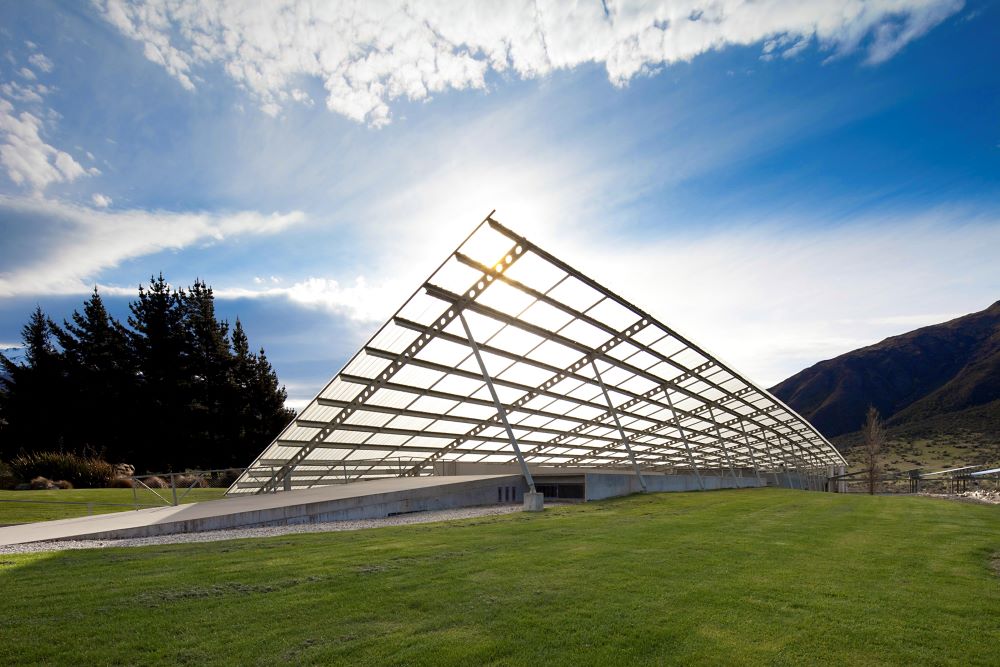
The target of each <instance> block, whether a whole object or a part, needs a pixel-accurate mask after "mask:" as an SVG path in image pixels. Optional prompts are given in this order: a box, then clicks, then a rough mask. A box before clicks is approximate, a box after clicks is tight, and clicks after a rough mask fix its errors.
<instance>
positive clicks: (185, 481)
mask: <svg viewBox="0 0 1000 667" xmlns="http://www.w3.org/2000/svg"><path fill="white" fill-rule="evenodd" d="M174 484H175V485H177V488H178V489H186V488H188V487H190V486H194V487H196V488H199V489H204V488H206V487H208V482H206V481H205V478H204V477H202V476H201V475H174Z"/></svg>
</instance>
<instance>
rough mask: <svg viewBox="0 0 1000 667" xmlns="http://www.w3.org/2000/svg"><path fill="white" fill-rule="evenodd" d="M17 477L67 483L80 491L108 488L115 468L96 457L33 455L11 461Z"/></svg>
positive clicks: (16, 457)
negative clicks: (39, 478)
mask: <svg viewBox="0 0 1000 667" xmlns="http://www.w3.org/2000/svg"><path fill="white" fill-rule="evenodd" d="M10 469H11V472H13V474H14V476H15V477H17V478H19V479H22V480H30V479H34V478H36V477H46V478H48V479H58V480H66V481H68V482H70V483H71V484H72V485H73V486H74V487H76V488H80V489H97V488H104V487H106V486H107V485H108V484H109V483H110V482H111V480H112V479H114V477H115V470H114V466H112V465H111V464H110V463H108V462H107V461H105V460H104V459H101V458H98V457H96V456H80V455H79V454H72V453H66V452H30V453H27V454H19V455H18V456H15V457H14V459H13V460H12V461H11V462H10Z"/></svg>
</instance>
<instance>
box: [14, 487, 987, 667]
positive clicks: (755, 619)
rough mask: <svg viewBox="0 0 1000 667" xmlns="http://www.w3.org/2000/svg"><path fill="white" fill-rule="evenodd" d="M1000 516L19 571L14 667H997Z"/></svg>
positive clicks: (849, 508) (815, 518)
mask: <svg viewBox="0 0 1000 667" xmlns="http://www.w3.org/2000/svg"><path fill="white" fill-rule="evenodd" d="M997 568H1000V508H997V507H986V506H978V505H968V504H960V503H953V502H947V501H941V500H934V499H928V498H917V497H878V496H876V497H868V496H860V495H858V496H853V495H834V494H821V493H809V492H803V491H789V490H779V489H763V490H744V491H718V492H710V493H667V494H654V495H646V496H632V497H629V498H624V499H618V500H612V501H605V502H599V503H590V504H586V505H577V506H569V507H560V508H553V509H549V510H547V511H546V512H544V513H543V514H537V515H533V514H521V513H518V514H513V515H505V516H501V517H491V518H481V519H475V520H464V521H458V522H451V523H439V524H426V525H417V526H407V527H399V528H384V529H378V530H369V531H357V532H346V533H327V534H306V535H296V536H285V537H276V538H268V539H253V540H238V541H230V542H217V543H208V544H178V545H169V546H157V547H147V548H141V549H113V550H103V551H101V550H95V551H70V552H61V553H53V554H34V555H24V556H0V590H3V595H2V596H0V619H3V622H2V623H0V664H28V663H32V664H37V663H45V664H52V663H63V664H142V665H150V664H170V665H178V664H198V665H202V664H232V665H254V664H260V665H265V664H268V665H270V664H284V663H294V664H349V665H362V664H373V665H381V664H410V665H421V664H426V665H438V664H462V665H477V664H509V665H542V664H545V665H586V664H599V665H606V664H628V663H643V664H664V663H668V664H684V665H691V664H701V665H720V664H726V665H729V664H765V663H767V664H785V665H802V664H830V665H840V664H857V665H870V664H908V665H912V664H956V665H957V664H961V665H968V664H997V661H998V654H997V650H998V643H997V637H998V634H997V633H998V628H1000V622H998V619H1000V577H998V572H997Z"/></svg>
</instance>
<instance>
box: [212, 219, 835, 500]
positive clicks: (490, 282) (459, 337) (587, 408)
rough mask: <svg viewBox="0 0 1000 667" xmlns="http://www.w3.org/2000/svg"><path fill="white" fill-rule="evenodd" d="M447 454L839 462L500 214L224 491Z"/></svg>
mask: <svg viewBox="0 0 1000 667" xmlns="http://www.w3.org/2000/svg"><path fill="white" fill-rule="evenodd" d="M470 335H471V337H470ZM477 357H478V359H477ZM479 359H481V361H482V365H480V363H479ZM494 392H495V396H496V401H494ZM498 404H499V405H500V409H499V410H498V408H497V405H498ZM505 419H506V422H505ZM507 423H509V426H510V432H508V431H507V428H506V426H507ZM518 445H520V447H518ZM521 454H523V457H522V456H521ZM438 461H461V462H479V463H515V462H519V461H520V462H521V463H522V464H525V463H526V464H531V465H541V466H552V467H584V468H589V467H600V468H618V467H621V468H622V469H624V470H634V471H635V472H636V474H639V473H640V471H660V470H669V469H684V470H693V471H694V472H695V474H699V470H700V471H701V473H704V472H705V471H717V472H718V474H731V475H733V476H734V477H735V476H736V475H737V471H738V470H739V471H740V474H742V471H743V470H746V469H750V470H753V472H754V474H756V475H757V476H758V477H760V476H761V475H762V474H765V475H766V474H770V475H774V476H775V478H776V479H777V478H778V476H779V475H781V474H785V475H788V474H789V471H790V470H794V471H796V472H797V473H798V474H799V475H802V476H804V477H805V478H809V477H810V475H811V474H814V473H817V472H818V471H820V470H823V469H825V468H826V467H828V466H840V465H844V464H845V462H844V459H843V457H841V456H840V454H839V452H837V450H836V449H835V448H834V447H833V446H832V445H831V444H830V443H829V442H828V441H827V440H826V439H825V438H824V437H823V436H822V435H820V434H819V432H818V431H816V429H815V428H813V427H812V425H810V424H809V423H808V422H806V421H805V420H804V419H803V418H801V417H800V416H798V415H797V414H796V413H795V412H794V411H792V410H791V408H789V407H788V406H786V405H784V404H783V403H782V402H781V401H779V400H778V399H777V398H775V397H774V396H772V395H771V394H769V393H768V392H767V391H765V390H763V389H761V388H759V387H757V386H756V385H754V384H753V383H752V382H750V381H749V380H748V379H746V378H745V377H743V376H741V375H739V374H738V373H736V372H735V371H734V370H732V369H731V368H729V367H728V366H726V365H725V364H724V363H722V362H721V361H719V360H718V359H717V358H715V357H713V356H711V355H710V354H708V353H707V352H706V351H705V350H704V349H702V348H700V347H698V346H697V345H695V344H694V343H692V342H691V341H690V340H688V339H686V338H684V337H683V336H681V335H680V334H678V333H676V332H675V331H673V330H672V329H670V328H669V327H667V326H666V325H664V324H662V323H660V322H658V321H656V320H655V319H654V318H653V317H651V316H650V315H649V314H647V313H645V312H644V311H642V310H640V309H638V308H637V307H636V306H634V305H632V304H631V303H629V302H628V301H626V300H624V299H623V298H621V297H619V296H618V295H616V294H614V293H612V292H611V291H609V290H608V289H606V288H605V287H603V286H601V285H599V284H598V283H596V282H595V281H593V280H592V279H590V278H588V277H587V276H586V275H585V274H583V273H581V272H580V271H577V270H576V269H574V268H572V267H570V266H569V265H568V264H566V263H565V262H562V261H561V260H559V259H557V258H556V257H554V256H553V255H551V254H549V253H548V252H546V251H545V250H543V249H541V248H539V247H538V246H537V245H535V244H533V243H531V242H530V241H528V240H527V239H525V238H524V237H522V236H519V235H518V234H516V233H514V232H513V231H511V230H510V229H508V228H506V227H505V226H503V225H502V224H500V223H499V222H497V221H496V220H495V219H493V218H492V213H491V215H490V216H488V217H487V218H486V219H485V220H484V221H483V222H482V223H480V225H479V226H478V227H477V228H476V229H475V230H474V231H473V233H472V234H470V235H469V237H468V238H466V240H465V241H464V242H463V243H462V244H461V245H460V246H459V247H458V249H457V250H456V251H455V252H453V253H452V254H451V255H449V257H448V258H447V259H446V260H445V261H444V262H443V263H442V264H441V266H440V267H438V269H437V270H436V271H435V272H434V273H433V274H432V275H431V277H430V278H429V279H428V280H427V281H426V282H424V283H423V285H421V287H420V288H419V289H418V290H417V291H416V292H415V293H414V294H413V295H412V296H411V297H410V298H409V299H408V300H407V301H406V303H405V304H404V305H403V306H402V307H401V308H400V309H399V310H398V311H397V312H396V313H395V314H394V315H393V316H392V317H391V318H390V319H389V321H388V322H386V323H385V324H384V325H383V326H382V327H381V328H380V329H379V330H378V331H377V332H376V333H375V335H374V336H373V337H372V338H371V339H370V340H369V341H368V343H367V344H366V345H365V346H364V347H363V348H362V349H361V350H359V351H358V353H357V354H356V355H355V356H354V357H353V358H352V359H351V360H350V361H349V362H348V363H347V365H346V366H345V367H344V368H343V369H342V370H341V371H340V372H339V373H338V374H337V375H336V376H335V377H334V378H333V380H331V382H330V383H329V384H328V385H327V386H326V387H325V388H324V389H323V390H322V391H321V392H320V393H319V394H318V395H317V396H316V397H315V398H314V399H313V400H312V401H311V402H310V403H309V405H308V406H307V407H306V408H305V409H304V410H303V411H302V412H301V413H300V414H299V415H298V417H296V419H295V420H294V421H293V422H292V423H291V424H289V425H288V426H287V427H286V428H285V429H284V430H283V431H282V432H281V434H279V435H278V437H277V438H276V439H275V440H274V442H272V443H271V444H270V445H269V446H268V447H267V448H266V449H265V450H264V452H263V453H262V454H261V455H260V456H259V457H258V458H257V460H256V461H254V463H253V464H252V465H251V466H250V467H249V468H248V469H247V470H246V472H244V473H243V474H242V475H241V476H240V477H239V479H237V481H236V482H235V483H234V484H233V486H232V487H231V488H230V490H229V493H230V494H240V493H260V492H272V491H278V490H280V489H291V488H307V487H312V486H316V485H323V484H335V483H343V482H346V481H354V480H359V479H371V478H378V477H389V476H400V475H426V474H431V473H432V472H433V464H434V463H436V462H438ZM525 470H526V469H525ZM526 477H528V478H530V475H528V474H527V472H526ZM699 479H700V474H699ZM640 480H641V476H640ZM789 483H791V480H790V477H789ZM811 483H815V480H812V481H811Z"/></svg>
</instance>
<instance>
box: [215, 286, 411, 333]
mask: <svg viewBox="0 0 1000 667" xmlns="http://www.w3.org/2000/svg"><path fill="white" fill-rule="evenodd" d="M269 280H270V282H271V283H272V284H277V283H279V282H281V281H280V280H278V279H276V278H275V277H274V276H271V278H270V279H269ZM253 282H254V284H255V285H263V284H265V283H266V282H267V281H265V280H264V279H262V278H260V277H259V276H258V277H255V278H254V279H253ZM407 288H408V289H409V290H410V291H412V289H413V285H412V284H411V285H408V286H407V285H404V284H402V283H401V282H400V281H399V280H394V279H388V280H380V281H379V283H378V284H377V285H370V284H368V281H367V280H366V279H365V278H364V277H363V276H358V277H357V278H355V279H354V282H353V283H352V284H348V285H343V284H341V283H340V282H339V281H337V280H334V279H332V278H317V277H310V278H306V279H305V280H301V281H299V282H296V283H294V284H292V285H290V286H288V287H263V288H260V289H246V288H239V287H236V288H225V287H224V288H217V289H215V290H214V293H215V295H216V296H217V297H219V298H222V299H259V298H275V297H278V298H286V299H288V300H289V301H292V302H293V303H297V304H300V305H302V306H305V307H307V308H321V309H323V310H326V311H328V312H330V313H334V314H336V315H341V316H343V317H346V318H348V319H350V320H353V321H355V322H360V323H374V322H381V321H383V320H384V319H386V318H387V317H388V316H389V315H390V314H391V313H392V312H393V310H395V308H396V307H398V306H399V305H400V304H401V303H402V301H403V299H405V298H406V296H408V294H406V293H405V291H404V290H406V289H407Z"/></svg>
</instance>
